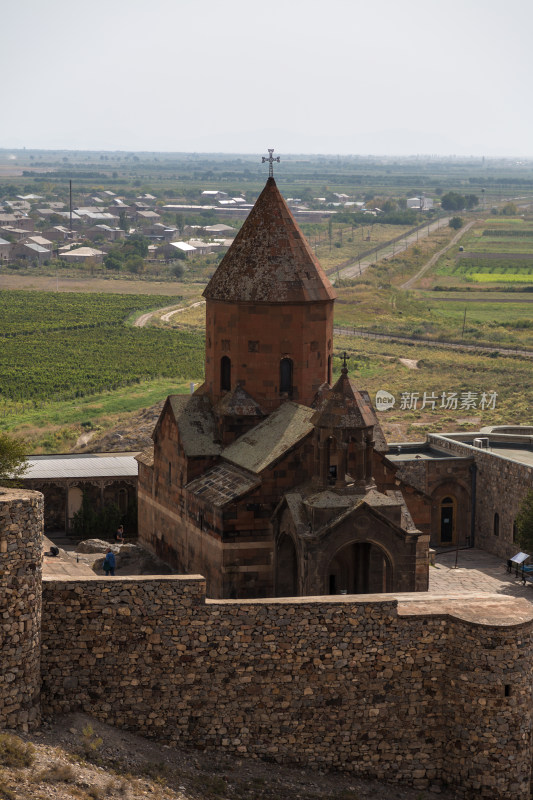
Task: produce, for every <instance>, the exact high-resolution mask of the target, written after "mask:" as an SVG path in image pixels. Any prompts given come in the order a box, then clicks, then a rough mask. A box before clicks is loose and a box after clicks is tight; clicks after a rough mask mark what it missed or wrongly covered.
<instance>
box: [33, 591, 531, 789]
mask: <svg viewBox="0 0 533 800" xmlns="http://www.w3.org/2000/svg"><path fill="white" fill-rule="evenodd" d="M532 630H533V625H532V623H528V622H526V623H523V624H522V625H516V626H512V627H511V626H503V627H502V628H500V627H490V626H486V625H476V624H472V623H468V622H463V621H460V620H458V619H456V618H451V617H449V616H447V615H445V614H439V615H435V614H431V613H425V614H424V613H417V614H415V615H413V616H408V615H404V616H401V615H399V614H398V610H397V603H396V600H395V599H394V598H392V597H387V598H384V597H383V596H382V595H381V596H379V595H367V596H365V597H364V598H363V597H362V598H361V599H360V600H356V601H354V600H353V598H349V599H347V598H327V599H326V598H305V599H304V598H295V599H292V600H289V601H287V600H286V599H280V600H262V601H261V600H249V601H245V600H244V601H243V600H241V601H228V600H208V601H206V600H205V581H204V580H203V579H202V578H200V577H198V576H192V577H187V578H183V577H174V576H172V577H162V578H157V579H155V578H153V577H151V578H148V577H146V578H145V577H140V578H136V579H135V580H132V579H130V578H115V579H114V580H109V579H106V578H104V577H102V578H100V577H96V578H95V579H93V580H79V579H69V580H51V579H45V581H44V586H43V633H42V636H43V642H42V643H43V648H42V678H43V689H42V704H43V712H44V713H57V712H68V711H72V710H84V711H86V712H89V713H91V714H93V715H95V716H96V717H97V718H99V719H101V720H104V721H107V722H109V723H111V724H114V725H117V726H120V727H126V728H130V729H133V730H137V731H140V732H141V733H142V734H145V735H148V736H154V737H160V738H163V737H164V738H165V739H166V740H167V741H168V742H169V743H170V742H177V743H180V744H181V745H191V746H193V747H200V748H203V749H215V748H217V749H224V750H227V751H228V752H232V753H235V754H236V755H240V754H246V755H248V756H260V757H262V758H267V759H269V760H274V761H278V762H286V763H296V764H300V765H302V766H304V767H309V766H311V767H319V768H333V769H340V770H345V771H349V772H353V773H354V774H357V775H361V776H362V775H366V776H375V777H379V778H381V779H385V780H390V781H394V780H398V781H400V780H401V781H406V782H408V783H410V784H412V785H414V786H416V787H419V788H421V789H423V788H425V787H427V786H428V785H430V784H431V783H433V782H435V781H439V780H443V781H445V782H447V783H449V784H450V785H455V786H457V789H458V796H460V797H465V798H466V797H472V798H473V797H476V798H479V797H481V798H495V797H498V798H499V800H511V798H512V800H525V798H528V797H529V775H530V736H529V734H530V726H531V709H532V703H531V677H530V671H531V666H532Z"/></svg>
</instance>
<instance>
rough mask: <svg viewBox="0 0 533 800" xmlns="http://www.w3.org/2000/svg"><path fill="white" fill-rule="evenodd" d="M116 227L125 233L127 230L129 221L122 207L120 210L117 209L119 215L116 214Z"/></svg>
mask: <svg viewBox="0 0 533 800" xmlns="http://www.w3.org/2000/svg"><path fill="white" fill-rule="evenodd" d="M118 227H119V228H120V229H121V230H123V231H125V232H126V233H127V231H128V230H129V227H130V223H129V220H128V215H127V214H126V212H125V211H124V209H122V210H121V211H119V215H118Z"/></svg>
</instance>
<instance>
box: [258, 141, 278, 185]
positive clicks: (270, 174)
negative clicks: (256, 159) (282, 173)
mask: <svg viewBox="0 0 533 800" xmlns="http://www.w3.org/2000/svg"><path fill="white" fill-rule="evenodd" d="M267 150H268V158H267V157H266V156H263V157H262V161H261V163H262V164H264V163H265V161H267V162H268V177H269V178H273V177H274V161H277V162H278V164H279V160H280V159H279V156H273V155H272V153H273V152H274V148H272V149H270V147H268V148H267Z"/></svg>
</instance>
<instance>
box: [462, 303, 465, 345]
mask: <svg viewBox="0 0 533 800" xmlns="http://www.w3.org/2000/svg"><path fill="white" fill-rule="evenodd" d="M465 325H466V306H465V315H464V317H463V332H462V333H461V339H463V338H464V335H465Z"/></svg>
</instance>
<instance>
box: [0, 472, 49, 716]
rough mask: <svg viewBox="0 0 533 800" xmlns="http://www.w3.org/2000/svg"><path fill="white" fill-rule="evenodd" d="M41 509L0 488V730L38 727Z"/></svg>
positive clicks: (29, 495) (33, 500)
mask: <svg viewBox="0 0 533 800" xmlns="http://www.w3.org/2000/svg"><path fill="white" fill-rule="evenodd" d="M43 508H44V503H43V496H42V494H40V493H39V492H28V491H22V490H21V489H3V488H1V487H0V728H23V729H24V730H28V728H30V727H32V726H34V725H36V724H37V723H38V722H39V685H40V666H39V659H40V638H41V631H40V622H41V564H42V529H43V513H44V510H43Z"/></svg>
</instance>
